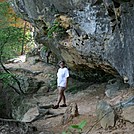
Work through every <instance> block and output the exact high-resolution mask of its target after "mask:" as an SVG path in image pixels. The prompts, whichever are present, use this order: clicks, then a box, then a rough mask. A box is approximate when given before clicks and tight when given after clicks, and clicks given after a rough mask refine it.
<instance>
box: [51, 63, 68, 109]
mask: <svg viewBox="0 0 134 134" xmlns="http://www.w3.org/2000/svg"><path fill="white" fill-rule="evenodd" d="M59 66H60V68H59V69H58V73H57V86H58V92H59V96H58V101H57V104H56V105H55V106H53V109H57V108H59V104H60V102H61V100H63V104H62V105H60V107H67V105H66V98H65V94H64V92H65V89H66V88H67V85H68V78H69V71H68V69H67V68H66V67H65V62H64V61H60V62H59Z"/></svg>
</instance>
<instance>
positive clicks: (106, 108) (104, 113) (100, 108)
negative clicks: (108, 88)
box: [96, 101, 115, 129]
mask: <svg viewBox="0 0 134 134" xmlns="http://www.w3.org/2000/svg"><path fill="white" fill-rule="evenodd" d="M96 113H97V118H98V120H99V121H100V124H101V126H102V127H103V128H104V129H107V128H109V127H114V125H115V113H114V110H113V108H112V107H111V106H110V105H109V104H108V103H107V102H105V101H100V102H99V103H98V104H97V108H96Z"/></svg>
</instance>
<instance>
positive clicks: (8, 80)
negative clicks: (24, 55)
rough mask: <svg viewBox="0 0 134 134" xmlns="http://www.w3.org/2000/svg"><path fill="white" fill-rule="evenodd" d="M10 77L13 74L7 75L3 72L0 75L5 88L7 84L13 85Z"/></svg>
mask: <svg viewBox="0 0 134 134" xmlns="http://www.w3.org/2000/svg"><path fill="white" fill-rule="evenodd" d="M12 76H14V74H9V73H5V72H1V73H0V79H1V80H2V81H3V83H4V86H7V85H8V84H9V83H12V84H13V83H14V82H15V81H14V80H13V78H12Z"/></svg>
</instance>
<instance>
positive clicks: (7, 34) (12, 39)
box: [0, 26, 23, 60]
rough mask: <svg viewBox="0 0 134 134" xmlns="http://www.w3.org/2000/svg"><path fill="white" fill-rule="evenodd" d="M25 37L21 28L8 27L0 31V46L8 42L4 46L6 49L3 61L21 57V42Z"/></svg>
mask: <svg viewBox="0 0 134 134" xmlns="http://www.w3.org/2000/svg"><path fill="white" fill-rule="evenodd" d="M22 37H23V31H22V29H21V28H16V27H11V26H9V27H7V28H4V29H1V30H0V41H1V42H0V45H1V47H2V45H3V44H4V42H5V41H6V40H7V38H8V41H7V43H6V44H4V47H3V48H1V49H2V51H3V52H2V55H1V58H2V59H3V60H7V59H10V58H13V57H14V56H16V55H19V54H20V52H21V44H20V42H21V40H22Z"/></svg>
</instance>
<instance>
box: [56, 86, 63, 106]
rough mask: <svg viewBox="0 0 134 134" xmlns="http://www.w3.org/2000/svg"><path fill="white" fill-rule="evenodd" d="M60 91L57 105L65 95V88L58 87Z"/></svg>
mask: <svg viewBox="0 0 134 134" xmlns="http://www.w3.org/2000/svg"><path fill="white" fill-rule="evenodd" d="M58 91H59V96H58V101H57V105H59V104H60V102H61V100H62V98H63V95H64V90H63V89H62V87H58Z"/></svg>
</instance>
